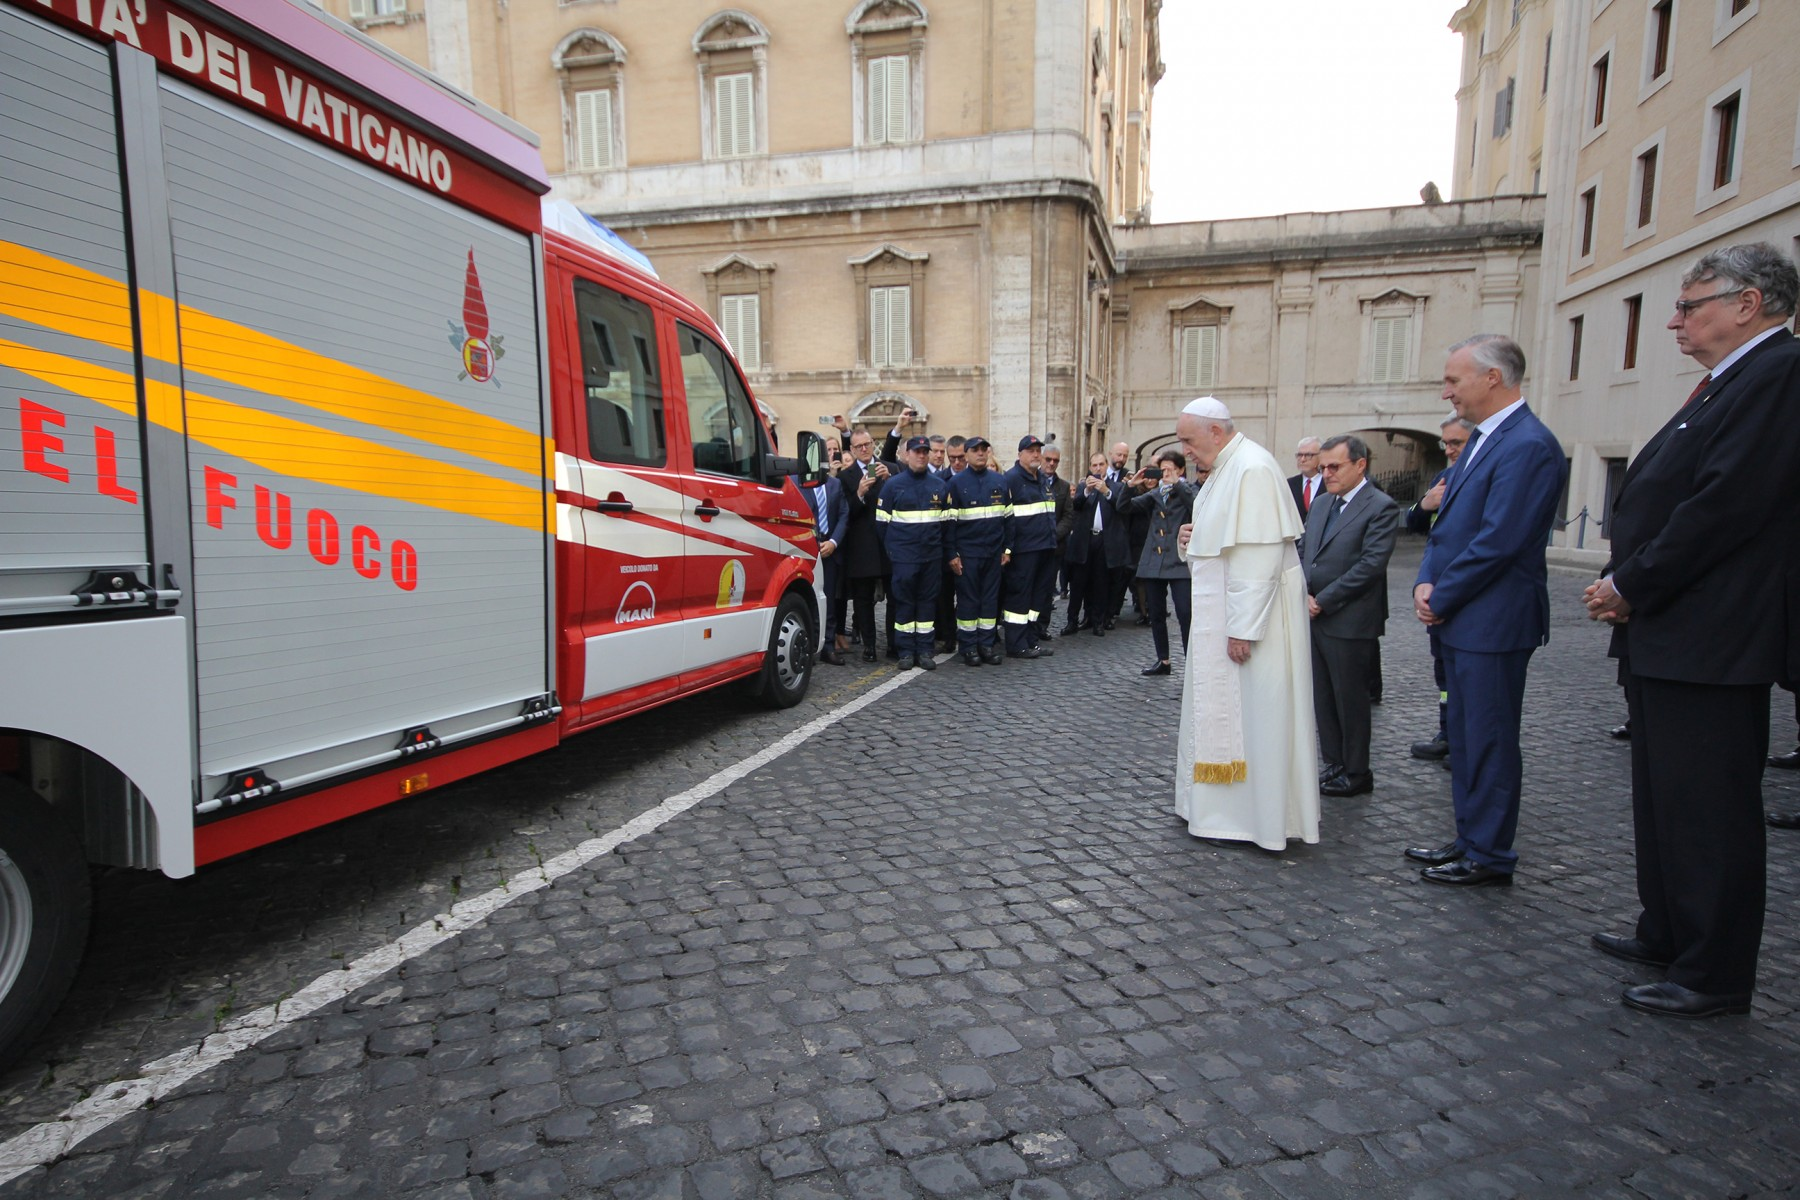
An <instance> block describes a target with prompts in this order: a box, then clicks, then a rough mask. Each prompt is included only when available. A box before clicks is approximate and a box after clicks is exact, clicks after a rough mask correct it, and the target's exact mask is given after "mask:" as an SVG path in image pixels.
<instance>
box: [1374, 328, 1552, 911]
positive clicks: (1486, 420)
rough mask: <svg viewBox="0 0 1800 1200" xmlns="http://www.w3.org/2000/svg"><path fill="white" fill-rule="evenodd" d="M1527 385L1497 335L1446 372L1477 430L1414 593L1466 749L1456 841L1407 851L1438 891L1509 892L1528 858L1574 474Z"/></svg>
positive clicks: (1457, 768) (1478, 342)
mask: <svg viewBox="0 0 1800 1200" xmlns="http://www.w3.org/2000/svg"><path fill="white" fill-rule="evenodd" d="M1524 377H1525V352H1524V351H1523V350H1521V349H1520V348H1519V344H1518V343H1517V342H1515V341H1513V340H1512V339H1511V338H1509V337H1503V336H1501V335H1499V334H1493V333H1481V334H1476V335H1475V336H1474V337H1471V338H1466V339H1464V340H1463V341H1460V342H1458V343H1457V344H1456V345H1454V346H1452V347H1450V357H1449V359H1448V360H1447V361H1446V362H1445V364H1444V399H1446V400H1448V401H1450V402H1451V403H1452V404H1454V405H1455V406H1456V412H1457V415H1458V416H1460V417H1462V418H1463V419H1464V420H1465V421H1471V422H1473V423H1474V425H1475V431H1474V432H1473V433H1471V434H1470V435H1469V445H1468V447H1467V448H1466V449H1465V450H1464V451H1463V453H1462V458H1461V459H1459V460H1458V461H1457V464H1456V468H1455V470H1453V471H1452V472H1451V474H1450V481H1449V486H1448V487H1447V488H1446V489H1445V490H1444V501H1443V503H1442V504H1441V505H1440V506H1439V508H1438V516H1437V521H1436V522H1435V523H1434V524H1433V525H1432V527H1431V536H1430V538H1428V539H1427V540H1426V542H1425V558H1424V561H1423V562H1421V563H1420V564H1419V576H1418V582H1417V583H1415V584H1414V585H1413V612H1414V614H1415V615H1416V616H1417V617H1418V618H1419V620H1420V621H1422V622H1424V623H1425V624H1426V625H1428V626H1436V627H1437V631H1438V648H1439V651H1440V652H1441V653H1442V654H1443V657H1444V680H1445V684H1446V685H1447V687H1448V690H1449V693H1450V700H1449V711H1448V713H1447V714H1446V715H1447V717H1448V719H1449V733H1450V744H1451V745H1452V746H1455V747H1456V752H1455V753H1454V754H1453V755H1451V757H1450V791H1451V796H1452V798H1453V801H1454V804H1455V808H1456V840H1455V841H1453V842H1450V843H1448V844H1447V845H1443V846H1435V847H1427V846H1414V847H1412V848H1410V849H1408V850H1407V851H1406V856H1407V857H1408V858H1411V859H1413V860H1415V861H1417V862H1423V863H1428V864H1430V865H1428V866H1427V867H1426V868H1425V869H1424V870H1423V871H1422V872H1421V875H1422V876H1423V877H1424V878H1425V879H1426V880H1427V881H1428V882H1430V883H1444V884H1452V885H1456V886H1462V887H1479V886H1483V885H1487V884H1494V885H1498V886H1507V885H1510V884H1511V883H1512V877H1513V867H1514V865H1515V864H1516V863H1517V862H1518V858H1519V856H1518V855H1517V854H1515V853H1514V852H1513V848H1512V846H1513V834H1514V833H1515V832H1516V831H1517V829H1518V824H1519V795H1520V791H1521V788H1522V785H1523V775H1524V759H1523V756H1522V755H1521V754H1520V752H1519V721H1520V718H1521V716H1522V715H1523V708H1524V703H1525V669H1526V667H1527V666H1528V665H1529V664H1530V662H1531V653H1532V651H1533V650H1536V649H1537V648H1538V647H1539V646H1541V645H1543V644H1544V643H1545V642H1546V641H1547V640H1549V636H1550V591H1549V587H1548V582H1547V581H1548V578H1549V572H1548V570H1547V569H1546V567H1545V565H1544V547H1545V544H1546V543H1547V542H1548V541H1549V538H1550V525H1551V522H1552V520H1554V518H1555V516H1556V503H1557V500H1558V498H1559V497H1560V496H1561V495H1562V488H1563V479H1564V478H1565V477H1566V475H1567V471H1568V468H1567V467H1566V465H1565V464H1564V461H1563V452H1562V446H1561V445H1560V444H1558V442H1557V440H1556V436H1555V435H1554V434H1552V433H1551V432H1550V431H1549V430H1548V429H1546V428H1545V427H1544V423H1543V422H1542V421H1540V420H1538V419H1537V417H1536V416H1535V415H1533V414H1532V411H1531V409H1530V407H1529V406H1528V405H1527V404H1526V403H1525V398H1524V397H1523V396H1522V395H1521V394H1520V392H1519V384H1520V381H1521V380H1523V379H1524Z"/></svg>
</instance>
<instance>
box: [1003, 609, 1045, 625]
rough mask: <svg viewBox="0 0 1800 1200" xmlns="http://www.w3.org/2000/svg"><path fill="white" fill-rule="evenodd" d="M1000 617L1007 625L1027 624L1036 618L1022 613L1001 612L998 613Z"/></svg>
mask: <svg viewBox="0 0 1800 1200" xmlns="http://www.w3.org/2000/svg"><path fill="white" fill-rule="evenodd" d="M1000 619H1001V620H1002V621H1005V622H1006V623H1007V624H1008V625H1028V624H1030V623H1031V622H1032V621H1034V620H1036V619H1037V618H1035V617H1028V616H1026V615H1025V614H1024V613H1016V612H1003V613H1001V614H1000Z"/></svg>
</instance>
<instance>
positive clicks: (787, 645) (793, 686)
mask: <svg viewBox="0 0 1800 1200" xmlns="http://www.w3.org/2000/svg"><path fill="white" fill-rule="evenodd" d="M812 672H813V623H812V619H811V618H810V617H809V616H808V615H807V612H806V604H805V602H803V601H802V600H801V599H800V597H798V596H793V595H789V596H783V597H782V599H781V603H780V604H779V605H777V606H776V608H775V622H774V626H773V628H771V629H770V630H769V649H768V651H767V652H766V653H765V654H764V655H763V669H762V672H761V673H760V674H758V675H757V676H755V677H754V679H753V680H752V682H751V688H750V693H751V695H753V696H754V697H756V699H758V700H760V701H762V702H763V703H764V704H767V705H768V706H769V707H771V708H792V707H793V706H794V705H796V704H798V703H800V701H802V700H804V699H806V689H807V688H808V687H809V686H811V684H812Z"/></svg>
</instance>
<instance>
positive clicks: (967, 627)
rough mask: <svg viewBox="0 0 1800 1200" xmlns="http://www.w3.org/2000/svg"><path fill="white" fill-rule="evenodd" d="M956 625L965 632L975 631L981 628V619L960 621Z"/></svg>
mask: <svg viewBox="0 0 1800 1200" xmlns="http://www.w3.org/2000/svg"><path fill="white" fill-rule="evenodd" d="M956 627H957V628H958V629H960V630H962V631H963V632H964V633H975V632H976V631H978V630H979V629H980V628H981V622H980V621H958V622H957V623H956Z"/></svg>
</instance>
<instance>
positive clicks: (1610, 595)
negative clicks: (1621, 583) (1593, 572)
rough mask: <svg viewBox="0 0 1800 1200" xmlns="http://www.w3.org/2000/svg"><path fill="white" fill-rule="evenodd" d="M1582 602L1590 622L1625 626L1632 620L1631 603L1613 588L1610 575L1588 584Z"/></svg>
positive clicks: (1582, 595)
mask: <svg viewBox="0 0 1800 1200" xmlns="http://www.w3.org/2000/svg"><path fill="white" fill-rule="evenodd" d="M1581 602H1582V603H1583V604H1585V605H1587V611H1588V619H1589V620H1590V621H1605V622H1606V623H1607V624H1608V625H1623V624H1624V623H1625V622H1627V621H1629V620H1631V602H1630V601H1629V600H1627V599H1625V597H1623V596H1621V595H1619V589H1617V588H1615V587H1614V586H1613V581H1612V576H1610V575H1609V576H1607V577H1606V578H1605V579H1596V580H1594V582H1592V583H1590V584H1588V585H1587V587H1586V589H1584V590H1583V591H1582V593H1581Z"/></svg>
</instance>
